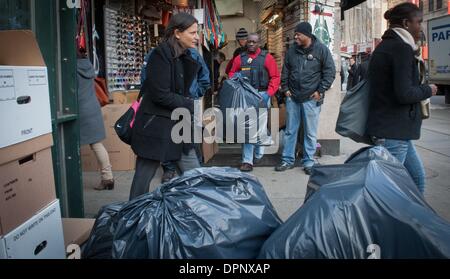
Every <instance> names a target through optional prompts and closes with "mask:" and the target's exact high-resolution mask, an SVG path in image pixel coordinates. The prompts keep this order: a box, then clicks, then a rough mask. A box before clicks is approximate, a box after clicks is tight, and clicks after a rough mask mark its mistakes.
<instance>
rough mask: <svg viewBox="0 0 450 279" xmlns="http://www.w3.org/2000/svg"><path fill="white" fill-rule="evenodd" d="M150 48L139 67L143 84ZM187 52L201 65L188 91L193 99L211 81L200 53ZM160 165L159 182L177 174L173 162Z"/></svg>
mask: <svg viewBox="0 0 450 279" xmlns="http://www.w3.org/2000/svg"><path fill="white" fill-rule="evenodd" d="M152 51H153V49H152V50H150V51H149V52H148V53H147V54H146V55H145V57H144V63H143V66H142V69H141V84H144V81H145V77H146V76H147V75H146V69H147V63H148V61H149V59H150V55H151V54H152ZM189 52H190V53H191V57H192V58H193V59H194V60H196V61H197V62H198V63H199V64H200V65H201V67H200V68H199V70H198V72H197V79H194V81H193V82H192V84H191V86H190V88H189V93H190V94H191V97H192V98H193V99H194V100H198V99H200V98H201V97H203V95H205V92H206V90H208V89H209V88H210V87H211V81H210V78H209V70H208V67H207V66H206V63H205V60H204V59H203V57H202V56H201V55H200V53H199V52H198V51H197V49H195V48H190V49H189ZM161 166H162V167H163V170H164V173H163V176H162V179H161V182H162V183H164V182H167V181H169V180H171V179H172V178H174V177H176V176H177V166H176V164H175V162H172V161H167V162H162V163H161Z"/></svg>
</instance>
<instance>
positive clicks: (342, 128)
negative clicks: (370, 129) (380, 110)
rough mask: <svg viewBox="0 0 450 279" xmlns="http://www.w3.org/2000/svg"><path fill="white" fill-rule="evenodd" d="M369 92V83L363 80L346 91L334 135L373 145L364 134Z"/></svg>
mask: <svg viewBox="0 0 450 279" xmlns="http://www.w3.org/2000/svg"><path fill="white" fill-rule="evenodd" d="M369 90H370V87H369V82H367V81H366V80H363V81H361V82H360V83H358V84H357V85H356V86H355V87H353V88H352V89H350V90H348V91H347V93H346V94H345V97H344V100H342V103H341V107H340V109H339V116H338V119H337V122H336V128H335V130H336V133H338V134H339V135H341V136H343V137H347V138H351V139H352V140H354V141H356V142H361V143H366V144H373V143H372V140H371V139H370V136H369V135H367V133H366V131H367V118H368V114H369V98H370V96H369V94H370V92H369Z"/></svg>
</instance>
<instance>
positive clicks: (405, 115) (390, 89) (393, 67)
mask: <svg viewBox="0 0 450 279" xmlns="http://www.w3.org/2000/svg"><path fill="white" fill-rule="evenodd" d="M368 80H369V83H370V105H369V117H368V122H367V126H368V129H367V132H368V134H369V135H371V136H375V137H377V138H386V139H397V140H414V139H419V138H420V127H421V125H422V118H421V112H420V101H422V100H425V99H426V98H429V97H431V88H430V87H429V86H428V85H420V81H419V71H418V64H417V59H416V58H415V56H414V51H413V49H412V48H411V46H410V45H408V44H406V43H405V42H403V40H402V39H401V38H400V37H399V36H398V35H397V34H396V33H395V32H394V31H392V30H387V31H386V32H385V33H384V35H383V41H382V42H381V43H380V44H379V45H378V47H377V48H376V49H375V51H374V53H373V55H372V58H371V61H370V65H369V75H368Z"/></svg>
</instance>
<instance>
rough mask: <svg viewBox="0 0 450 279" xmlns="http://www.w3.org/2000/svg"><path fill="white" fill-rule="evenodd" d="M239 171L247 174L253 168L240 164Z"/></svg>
mask: <svg viewBox="0 0 450 279" xmlns="http://www.w3.org/2000/svg"><path fill="white" fill-rule="evenodd" d="M239 169H240V170H241V171H243V172H249V171H252V170H253V166H252V165H250V164H248V163H242V165H241V167H240V168H239Z"/></svg>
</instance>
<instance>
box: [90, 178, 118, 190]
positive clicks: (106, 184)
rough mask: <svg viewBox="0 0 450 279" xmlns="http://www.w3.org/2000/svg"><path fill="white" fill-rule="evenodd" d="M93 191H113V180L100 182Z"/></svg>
mask: <svg viewBox="0 0 450 279" xmlns="http://www.w3.org/2000/svg"><path fill="white" fill-rule="evenodd" d="M94 189H95V190H98V191H102V190H113V189H114V179H108V180H102V182H100V184H99V185H98V186H96V187H94Z"/></svg>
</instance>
